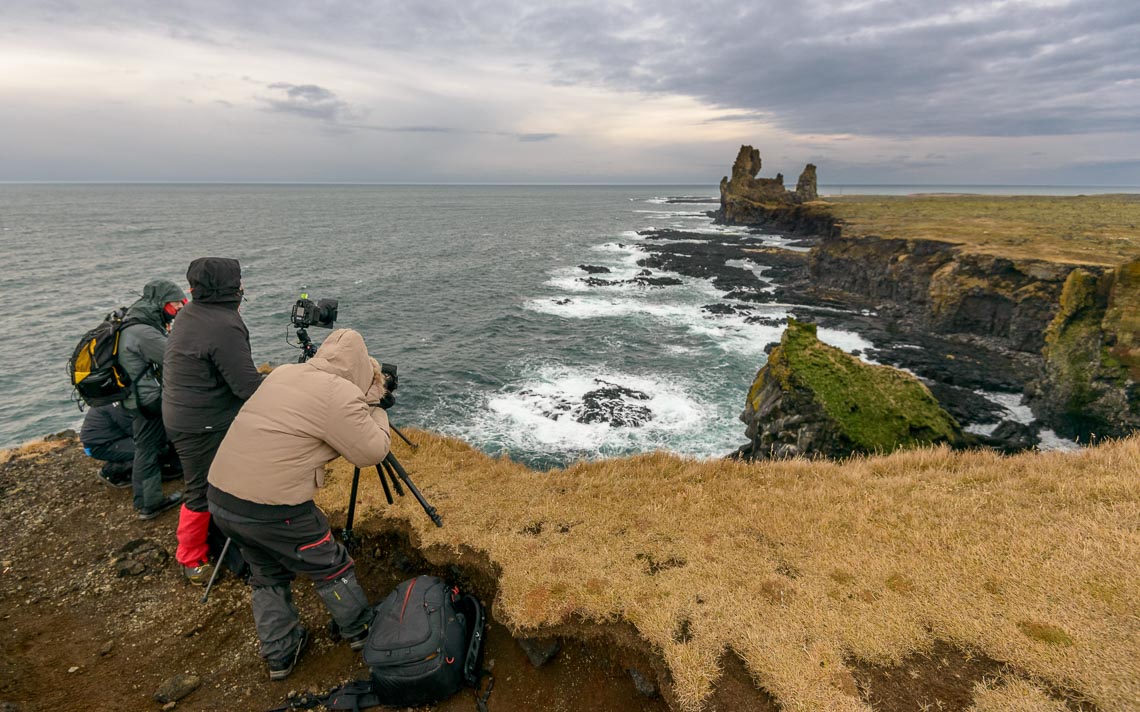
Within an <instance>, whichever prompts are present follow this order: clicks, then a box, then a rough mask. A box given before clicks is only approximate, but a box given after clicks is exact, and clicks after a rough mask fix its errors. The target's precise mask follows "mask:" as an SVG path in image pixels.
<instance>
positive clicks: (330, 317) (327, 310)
mask: <svg viewBox="0 0 1140 712" xmlns="http://www.w3.org/2000/svg"><path fill="white" fill-rule="evenodd" d="M339 304H340V302H339V301H338V300H336V299H322V300H320V301H317V302H314V301H313V300H312V299H309V295H308V294H302V295H301V298H300V299H298V300H297V303H296V304H294V305H293V313H292V315H291V320H292V322H293V326H295V327H297V328H298V329H307V328H308V327H310V326H321V327H324V328H326V329H331V328H332V327H333V324H334V323H336V311H337V305H339Z"/></svg>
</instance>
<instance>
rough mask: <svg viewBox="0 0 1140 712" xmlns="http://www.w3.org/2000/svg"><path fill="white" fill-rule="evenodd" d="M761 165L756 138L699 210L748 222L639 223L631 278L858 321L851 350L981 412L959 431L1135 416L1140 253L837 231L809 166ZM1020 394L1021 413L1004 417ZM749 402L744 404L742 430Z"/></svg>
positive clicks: (1088, 433) (1080, 435)
mask: <svg viewBox="0 0 1140 712" xmlns="http://www.w3.org/2000/svg"><path fill="white" fill-rule="evenodd" d="M759 169H760V159H759V155H758V153H757V152H756V151H755V149H752V148H751V147H749V146H742V147H741V150H740V153H739V155H738V156H737V161H736V164H735V165H734V167H733V171H732V176H731V178H730V177H728V176H726V177H725V179H724V180H723V181H722V182H721V198H720V208H719V209H718V210H715V211H710V212H709V217H710V218H712V219H713V221H714V223H716V224H719V225H724V226H738V227H745V228H747V231H748V232H747V233H746V234H744V235H733V236H726V235H718V234H708V233H704V232H701V233H698V232H689V231H682V230H675V229H652V230H645V231H641V232H639V236H640V237H641V238H642V241H641V243H640V245H639V247H640V249H642V250H643V251H644V252H645V253H646V254H645V257H643V258H642V259H640V260H639V261H638V264H639V265H640V266H641V267H643V268H645V270H647V271H644V272H642V274H641V275H639V277H638V278H637V281H638V283H639V284H642V285H643V286H657V287H666V286H669V284H670V280H669V278H668V277H667V276H662V275H657V274H655V272H654V271H664V272H672V273H677V274H681V275H684V276H688V277H696V278H701V279H708V280H710V281H711V283H712V284H713V285H714V286H715V287H716V288H717V289H719V290H721V291H723V296H722V298H721V300H720V301H718V302H715V303H712V304H708V305H706V306H705V307H704V310H705V311H706V312H708V313H709V314H710V315H711V316H715V315H728V314H732V315H736V316H743V317H745V319H746V321H749V322H757V321H758V322H762V323H764V324H766V325H769V326H776V325H779V324H780V323H781V322H782V321H783V320H782V319H773V318H772V317H771V316H770V315H765V314H762V313H759V312H761V311H767V312H769V313H770V311H771V310H770V309H768V310H762V309H759V307H760V306H761V305H785V306H787V308H788V313H789V315H790V316H791V317H792V318H794V319H798V320H806V321H810V322H813V323H815V324H817V325H819V326H821V327H825V328H831V329H838V330H843V331H850V332H855V333H857V334H859V335H860V336H862V337H863V338H865V339H867V340H868V341H870V342H872V343H873V344H874V347H873V348H870V349H867V350H866V353H859V354H856V355H858V356H860V357H861V358H863V359H865V360H867V361H869V362H871V363H876V364H884V365H889V366H893V367H895V368H898V369H902V370H904V371H907V372H909V373H912V374H914V375H916V376H917V377H919V378H920V379H921V380H922V381H923V383H924V384H925V385H926V387H927V388H928V389H929V391H930V392H931V393H932V394H933V396H934V397H935V398H936V399H937V401H938V403H939V404H940V405H941V406H942V408H944V409H945V411H947V412H948V413H949V414H950V415H951V416H952V417H953V418H954V419H955V420H956V421H957V422H958V423H961V424H962V425H970V424H975V425H978V426H979V427H976V428H974V429H973V432H972V433H967V434H966V437H965V438H964V439H963V440H962V441H960V443H959V444H961V445H965V446H977V445H984V446H990V447H993V448H996V449H999V450H1001V451H1005V452H1013V451H1017V450H1021V449H1026V448H1032V447H1035V446H1037V445H1039V434H1040V433H1041V432H1042V431H1045V430H1051V431H1053V432H1054V433H1056V435H1057V436H1060V437H1062V438H1067V439H1071V440H1076V441H1077V442H1081V443H1088V442H1091V441H1094V440H1095V439H1097V438H1101V437H1106V436H1108V437H1121V436H1125V435H1127V434H1129V433H1131V432H1132V431H1134V430H1135V429H1137V427H1140V387H1138V386H1137V380H1138V376H1140V350H1138V349H1140V337H1138V336H1137V333H1138V332H1140V329H1138V327H1137V325H1136V323H1135V322H1136V317H1135V313H1136V312H1137V309H1136V308H1134V306H1135V304H1134V302H1137V301H1140V297H1138V292H1140V290H1138V288H1137V286H1136V283H1137V282H1138V281H1140V278H1138V275H1140V263H1138V262H1133V263H1129V264H1126V265H1122V266H1121V267H1119V268H1117V269H1113V268H1110V267H1105V266H1098V265H1088V264H1076V263H1068V262H1065V261H1058V260H1048V259H1033V258H1026V257H1005V256H1001V255H994V254H986V253H983V252H977V251H968V250H965V249H963V248H962V246H961V245H958V244H955V243H953V242H949V241H940V240H936V239H900V238H883V237H878V236H874V235H859V236H855V235H849V234H846V233H845V231H844V224H843V222H842V221H841V220H840V219H838V218H837V217H835V216H834V214H832V213H831V212H830V211H829V210H828V209H827V205H826V203H824V202H822V201H819V200H817V199H816V187H815V174H816V171H815V166H812V165H808V166H807V167H806V168H805V170H804V173H803V174H802V175H801V177H800V180H799V183H798V185H797V188H796V190H795V191H788V190H785V189H784V188H783V177H782V176H779V175H778V176H777V177H776V178H775V179H765V178H757V177H756V175H757V173H758V171H759ZM671 200H675V201H677V202H691V201H695V200H696V199H693V198H688V197H682V198H675V199H671ZM773 235H775V236H777V237H778V238H779V239H778V240H772V239H771V238H772V236H773ZM758 266H763V269H762V271H758V270H757V269H754V268H750V267H758ZM582 269H583V270H584V271H586V272H587V273H590V274H591V278H592V279H594V280H597V279H598V278H597V277H594V276H593V274H592V270H591V269H589V266H588V265H583V266H582ZM586 281H587V283H590V278H587V280H586ZM774 346H775V345H774V344H773V345H771V346H770V347H769V349H771V348H772V347H774ZM999 401H1000V402H999ZM1017 402H1020V403H1022V404H1024V405H1025V406H1026V407H1028V408H1029V409H1031V410H1032V416H1033V420H1032V421H1031V422H1025V420H1026V418H1025V417H1024V414H1022V416H1021V417H1019V418H1016V419H1014V418H1010V411H1009V407H1008V406H1009V404H1010V403H1017ZM754 417H756V416H755V412H746V413H744V414H743V415H742V418H743V419H744V420H745V422H746V423H747V424H748V432H749V433H751V434H755V433H756V432H758V429H757V424H755V423H753V422H752V419H753V418H754ZM981 424H988V427H981ZM769 426H770V424H769ZM768 429H769V430H770V427H769V428H768ZM759 430H764V428H763V427H761V428H760V429H759ZM796 437H797V433H795V432H789V433H785V434H784V435H783V436H782V438H783V440H785V441H793V440H795V438H796ZM750 439H751V436H750ZM777 439H780V438H777ZM750 447H751V446H750ZM817 454H825V453H822V452H821V453H817ZM826 454H828V455H831V456H836V455H837V454H841V453H835V452H830V451H829V452H827V453H826Z"/></svg>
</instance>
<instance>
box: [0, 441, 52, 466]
mask: <svg viewBox="0 0 1140 712" xmlns="http://www.w3.org/2000/svg"><path fill="white" fill-rule="evenodd" d="M64 445H67V441H66V440H62V439H60V440H35V441H33V442H30V443H28V444H26V445H21V446H20V447H15V448H12V449H10V450H0V466H3V465H7V464H8V463H9V462H11V461H13V460H34V459H36V458H38V457H41V456H43V455H46V454H48V453H49V452H55V451H56V450H59V449H60V448H62V447H63V446H64Z"/></svg>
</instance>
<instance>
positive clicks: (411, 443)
mask: <svg viewBox="0 0 1140 712" xmlns="http://www.w3.org/2000/svg"><path fill="white" fill-rule="evenodd" d="M388 427H389V428H390V429H391V430H392V432H393V433H395V434H397V435H399V436H400V439H401V440H403V441H404V442H406V443H407V444H408V446H409V447H411V448H412V449H413V450H419V449H420V446H419V445H416V444H415V443H414V442H412V441H411V440H408V436H407V435H404V434H403V433H401V432H400V429H399V428H397V427H396V426H395V425H392V423H391V422H389V423H388Z"/></svg>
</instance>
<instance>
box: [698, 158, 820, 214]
mask: <svg viewBox="0 0 1140 712" xmlns="http://www.w3.org/2000/svg"><path fill="white" fill-rule="evenodd" d="M761 164H762V161H761V159H760V151H758V150H756V149H755V148H753V147H752V146H747V145H745V146H741V147H740V152H739V153H737V154H736V162H735V163H733V164H732V177H731V178H730V177H728V176H725V177H724V178H722V179H721V181H720V209H721V214H722V215H723V216H725V217H726V218H727V219H728V220H729V221H732V220H734V218H735V217H736V216H738V215H739V216H747V215H751V214H752V213H753V212H754V211H755V209H756V208H757V207H758V206H766V207H772V206H781V205H800V204H802V203H806V202H810V201H812V200H816V199H818V197H819V196H818V192H817V189H816V175H815V165H813V164H811V163H809V164H807V165H806V166H805V167H804V170H803V173H801V174H800V178H799V181H798V182H797V183H796V189H795V190H794V191H792V190H787V189H785V188H784V176H783V174H779V173H778V174H776V177H775V178H757V175H758V174H759V173H760V167H761Z"/></svg>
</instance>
